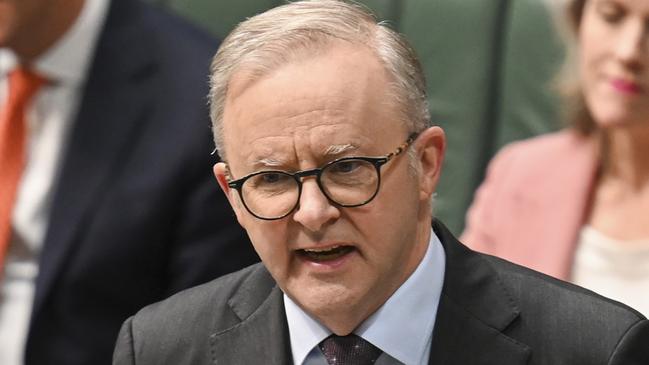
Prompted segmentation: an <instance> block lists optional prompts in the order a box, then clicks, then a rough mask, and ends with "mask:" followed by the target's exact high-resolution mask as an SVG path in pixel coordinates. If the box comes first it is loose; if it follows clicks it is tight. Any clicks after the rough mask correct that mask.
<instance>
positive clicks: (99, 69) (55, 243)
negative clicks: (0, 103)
mask: <svg viewBox="0 0 649 365" xmlns="http://www.w3.org/2000/svg"><path fill="white" fill-rule="evenodd" d="M129 3H132V4H135V3H136V2H131V1H126V2H124V1H113V2H112V5H111V9H110V11H109V14H108V17H107V20H106V26H105V27H104V31H103V33H102V34H101V36H100V41H99V43H98V46H97V50H96V52H95V56H94V62H93V63H92V66H91V68H90V71H89V74H88V75H89V78H88V80H87V83H86V85H85V88H84V92H83V99H82V102H81V103H80V109H79V111H78V114H77V117H76V118H75V122H74V127H73V132H72V134H71V135H70V140H69V143H68V146H67V149H66V151H65V159H64V160H63V165H62V166H63V168H62V172H61V176H60V177H59V180H58V182H57V190H56V191H55V195H54V199H53V204H52V210H51V212H50V223H49V229H48V232H47V234H46V237H45V243H44V247H43V252H42V254H41V260H40V268H39V270H40V273H39V276H38V279H37V283H36V287H37V289H36V297H35V303H34V309H33V312H34V315H37V314H38V312H39V310H40V308H41V307H42V305H43V302H44V301H45V298H46V297H47V294H48V293H49V291H50V290H51V287H52V285H53V283H54V281H55V278H56V277H57V275H58V274H59V273H60V271H61V268H62V267H63V266H65V263H66V260H67V259H68V258H69V257H70V251H71V250H73V247H74V244H73V243H75V242H77V240H75V238H76V237H78V236H79V235H81V234H82V232H83V230H84V229H85V227H86V226H87V225H88V224H90V222H91V220H92V213H93V211H92V209H90V208H91V206H92V205H93V204H95V203H96V202H97V201H98V200H100V199H101V198H102V194H101V192H102V191H103V190H104V187H105V186H107V185H108V184H110V178H111V176H114V175H115V174H116V173H117V172H118V170H119V168H120V160H122V159H124V158H127V156H128V153H129V152H130V151H129V150H127V149H126V146H132V145H134V144H133V143H131V140H132V139H134V138H137V137H138V126H139V124H142V123H138V118H139V117H141V116H142V115H143V114H144V112H145V110H143V109H144V107H143V106H144V105H146V101H145V100H143V99H145V98H147V95H148V94H149V90H151V88H153V87H155V85H151V82H149V80H150V77H149V75H150V74H151V73H152V72H155V70H154V67H152V66H153V63H152V61H153V57H154V56H153V55H151V54H149V52H148V51H147V45H146V44H141V43H140V42H138V41H137V34H138V32H141V30H139V29H132V28H134V27H133V26H131V24H132V23H131V22H130V19H131V17H133V16H137V11H136V10H137V8H136V7H135V6H136V5H129ZM116 64H119V67H116V66H115V65H116ZM77 243H78V242H77Z"/></svg>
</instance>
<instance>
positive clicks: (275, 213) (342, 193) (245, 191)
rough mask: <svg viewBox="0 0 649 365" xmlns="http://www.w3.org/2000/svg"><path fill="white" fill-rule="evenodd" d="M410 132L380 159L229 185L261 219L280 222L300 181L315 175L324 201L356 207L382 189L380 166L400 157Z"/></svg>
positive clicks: (263, 175) (295, 200)
mask: <svg viewBox="0 0 649 365" xmlns="http://www.w3.org/2000/svg"><path fill="white" fill-rule="evenodd" d="M417 135H418V134H417V133H412V134H411V135H410V136H408V139H407V140H406V141H405V142H404V143H403V144H401V145H400V146H399V147H398V148H397V149H396V150H395V151H394V152H391V153H388V154H387V155H385V156H382V157H343V158H339V159H336V160H333V161H331V162H329V163H327V164H326V165H324V166H323V167H321V168H315V169H310V170H303V171H297V172H294V173H290V172H286V171H279V170H277V171H272V170H271V171H269V170H266V171H257V172H253V173H252V174H249V175H246V176H244V177H242V178H240V179H237V180H233V181H230V182H228V186H229V187H231V188H233V189H236V190H237V191H238V192H239V196H240V197H241V201H242V202H243V205H244V206H245V207H246V210H248V212H250V214H252V215H253V216H255V217H257V218H259V219H264V220H275V219H281V218H284V217H286V216H287V215H289V214H290V213H291V212H293V210H295V208H296V207H297V206H298V204H299V201H300V196H301V195H302V178H305V177H308V176H315V178H316V182H317V184H318V186H319V187H320V190H321V191H322V193H323V194H324V195H325V196H326V197H327V199H328V200H329V201H330V202H331V203H333V204H335V205H338V206H341V207H358V206H361V205H365V204H367V203H369V202H370V201H372V199H374V197H375V196H376V195H377V194H378V192H379V187H380V186H381V166H383V165H385V164H386V163H387V162H388V161H390V160H391V159H392V158H393V157H395V156H397V155H399V154H401V153H402V152H403V151H405V150H406V148H407V147H408V146H409V145H410V144H411V143H412V142H413V141H414V140H415V139H416V138H417Z"/></svg>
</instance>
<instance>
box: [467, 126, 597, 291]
mask: <svg viewBox="0 0 649 365" xmlns="http://www.w3.org/2000/svg"><path fill="white" fill-rule="evenodd" d="M597 156H598V152H597V146H596V143H594V141H593V139H592V138H584V137H582V136H580V135H578V134H577V133H576V132H574V131H571V130H564V131H561V132H557V133H552V134H548V135H543V136H540V137H535V138H532V139H529V140H525V141H521V142H515V143H512V144H510V145H508V146H506V147H504V148H503V149H502V150H501V151H500V152H499V153H498V154H497V155H496V156H495V157H494V159H493V160H492V161H491V162H490V164H489V168H488V170H487V176H486V178H485V181H484V182H483V183H482V185H481V186H480V188H479V189H478V190H477V191H476V195H475V198H474V201H473V204H472V205H471V207H470V208H469V210H468V212H467V221H466V228H465V231H464V233H463V234H462V237H461V240H462V241H463V242H464V243H466V244H467V245H469V246H470V247H472V248H474V249H475V250H477V251H481V252H485V253H489V254H492V255H495V256H499V257H502V258H504V259H507V260H509V261H513V262H515V263H518V264H520V265H523V266H527V267H530V268H532V269H535V270H538V271H541V272H544V273H546V274H549V275H552V276H554V277H557V278H560V279H564V280H569V279H570V274H571V266H572V262H573V256H574V251H575V245H576V241H577V234H578V232H579V229H580V228H581V227H582V225H583V223H584V220H585V218H586V214H587V212H588V209H589V208H588V204H589V202H590V195H591V190H592V187H593V182H594V180H595V176H596V173H597V166H598V163H597Z"/></svg>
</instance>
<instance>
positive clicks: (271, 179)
mask: <svg viewBox="0 0 649 365" xmlns="http://www.w3.org/2000/svg"><path fill="white" fill-rule="evenodd" d="M286 179H288V176H286V175H284V174H276V173H269V174H262V175H261V181H260V183H263V184H276V183H280V182H283V181H286Z"/></svg>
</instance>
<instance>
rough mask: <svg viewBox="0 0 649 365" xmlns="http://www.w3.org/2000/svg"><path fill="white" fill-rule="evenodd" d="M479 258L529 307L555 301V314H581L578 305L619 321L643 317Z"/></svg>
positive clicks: (509, 264)
mask: <svg viewBox="0 0 649 365" xmlns="http://www.w3.org/2000/svg"><path fill="white" fill-rule="evenodd" d="M479 255H483V256H484V257H485V259H486V260H487V261H488V262H489V263H490V265H491V266H492V267H493V268H494V269H496V271H497V272H498V275H499V276H500V278H501V279H502V280H503V281H504V282H505V283H509V284H516V285H509V286H510V287H511V288H514V289H515V293H514V294H515V296H516V297H518V298H523V299H525V298H526V297H529V298H528V299H530V303H529V304H530V305H537V304H539V305H545V304H546V303H551V302H555V301H556V303H555V304H556V305H557V306H555V307H554V308H555V309H554V310H557V309H558V308H560V307H564V308H565V309H569V308H575V309H577V310H579V311H580V310H581V309H583V307H582V306H579V305H578V304H584V305H585V304H588V305H590V306H593V307H595V308H600V309H601V310H605V311H610V312H616V313H618V314H619V316H620V317H625V318H628V319H629V320H631V321H637V320H639V319H644V316H643V315H642V314H640V313H639V312H638V311H636V310H635V309H633V308H631V307H629V306H627V305H625V304H622V303H620V302H617V301H615V300H612V299H609V298H606V297H604V296H602V295H599V294H597V293H595V292H593V291H591V290H588V289H585V288H583V287H580V286H578V285H575V284H572V283H569V282H566V281H563V280H560V279H557V278H554V277H552V276H549V275H546V274H543V273H541V272H538V271H535V270H532V269H529V268H527V267H524V266H521V265H518V264H515V263H512V262H510V261H507V260H504V259H502V258H499V257H496V256H491V255H487V254H481V253H479ZM534 291H537V293H535V294H540V293H547V294H551V295H550V296H549V297H547V298H544V297H539V296H536V295H535V294H534V293H531V292H534ZM555 295H556V296H555ZM580 308H581V309H580Z"/></svg>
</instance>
